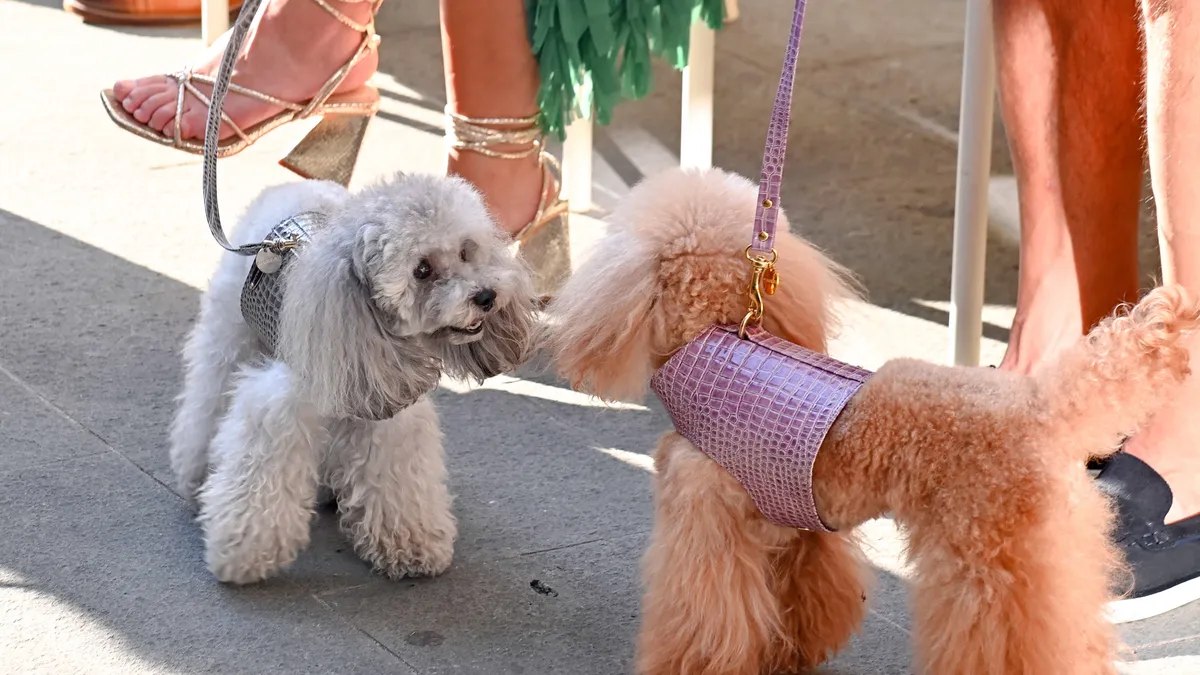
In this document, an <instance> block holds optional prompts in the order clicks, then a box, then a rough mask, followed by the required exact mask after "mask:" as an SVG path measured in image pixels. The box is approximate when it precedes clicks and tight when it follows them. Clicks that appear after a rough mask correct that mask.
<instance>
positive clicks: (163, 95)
mask: <svg viewBox="0 0 1200 675" xmlns="http://www.w3.org/2000/svg"><path fill="white" fill-rule="evenodd" d="M164 109H165V111H169V112H170V113H172V114H173V113H174V109H175V97H174V96H173V95H172V94H171V93H170V92H165V91H160V92H158V93H157V94H154V95H153V96H150V97H149V98H147V99H146V100H144V101H142V104H141V105H140V106H138V108H137V110H135V111H134V113H133V118H134V119H136V120H137V121H139V122H141V123H142V124H147V125H149V126H151V127H153V128H154V129H155V130H158V129H161V128H162V127H161V126H155V124H154V123H153V122H151V120H152V119H154V118H155V117H157V118H158V121H159V124H160V125H161V124H165V123H166V122H167V121H168V120H169V119H170V118H166V119H164V118H163V115H162V113H163V112H164Z"/></svg>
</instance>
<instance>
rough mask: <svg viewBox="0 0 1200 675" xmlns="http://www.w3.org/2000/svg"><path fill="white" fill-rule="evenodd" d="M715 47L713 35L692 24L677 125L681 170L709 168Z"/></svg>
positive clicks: (701, 22)
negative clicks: (681, 106)
mask: <svg viewBox="0 0 1200 675" xmlns="http://www.w3.org/2000/svg"><path fill="white" fill-rule="evenodd" d="M716 43H717V36H716V32H715V31H714V30H712V29H711V28H709V27H708V26H707V25H705V24H704V22H703V21H697V22H696V23H694V24H692V35H691V46H690V47H689V48H688V65H687V67H686V68H684V69H683V96H682V98H683V110H682V117H681V119H680V124H679V132H680V133H679V164H680V166H683V167H684V168H696V169H707V168H709V167H711V166H712V146H713V71H714V68H715V62H716V58H717V55H716Z"/></svg>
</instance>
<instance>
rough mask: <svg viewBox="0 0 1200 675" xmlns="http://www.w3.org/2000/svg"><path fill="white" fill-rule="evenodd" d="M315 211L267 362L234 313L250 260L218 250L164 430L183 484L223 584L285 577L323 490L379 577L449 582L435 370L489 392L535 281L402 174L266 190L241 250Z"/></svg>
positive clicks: (478, 205)
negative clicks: (485, 383)
mask: <svg viewBox="0 0 1200 675" xmlns="http://www.w3.org/2000/svg"><path fill="white" fill-rule="evenodd" d="M306 211H316V212H319V213H321V214H324V215H325V216H326V217H327V218H326V220H325V224H324V225H323V226H321V227H320V228H319V229H317V230H316V231H315V232H312V233H310V234H311V241H310V243H308V244H307V245H306V246H305V247H303V248H302V249H300V250H299V252H298V253H297V255H296V257H295V259H294V261H292V262H291V263H289V264H288V265H287V266H285V267H284V268H283V270H281V271H280V272H279V274H282V275H284V276H283V277H282V279H281V282H282V283H283V284H284V289H285V293H284V301H283V304H282V306H281V309H280V315H279V325H278V328H279V336H278V346H277V348H276V349H275V350H274V353H272V350H270V349H269V348H268V347H267V346H266V345H265V344H264V343H263V342H261V341H260V340H259V338H258V337H257V335H256V333H255V332H254V331H253V330H252V329H251V327H250V326H249V325H248V324H247V323H246V321H245V320H244V318H243V316H242V312H241V309H240V302H239V298H240V295H241V292H242V287H243V283H244V281H245V280H246V277H247V274H248V272H249V270H250V266H251V264H252V259H251V258H248V257H245V256H240V255H236V254H227V255H226V256H225V257H224V259H223V260H222V261H221V263H220V266H219V268H218V269H217V271H216V273H215V275H214V276H213V279H212V281H211V284H210V286H209V289H208V291H207V293H206V294H205V295H204V297H203V299H202V301H201V308H200V316H199V319H198V321H197V323H196V325H195V327H194V328H193V330H192V332H191V335H190V337H189V339H188V341H187V344H186V346H185V347H184V350H183V356H184V361H185V366H186V377H185V381H184V387H183V393H182V394H181V395H180V405H179V409H178V412H177V414H176V417H175V420H174V423H173V425H172V428H171V436H170V446H171V448H170V455H171V466H172V468H173V469H174V472H175V476H176V479H177V481H178V488H179V490H180V492H181V493H182V494H183V496H184V497H185V498H186V499H188V500H189V501H191V502H192V503H193V504H195V505H196V506H197V507H198V508H199V517H198V520H199V522H200V524H201V526H202V528H203V531H204V538H205V546H206V553H205V559H206V561H207V563H208V566H209V569H210V570H211V571H212V573H213V574H214V575H216V577H217V578H218V579H219V580H221V581H224V582H232V583H239V584H241V583H250V582H254V581H258V580H261V579H264V578H266V577H268V576H271V575H272V574H275V573H277V572H278V571H280V570H281V569H283V568H285V567H287V566H288V565H289V564H291V563H292V561H294V560H295V558H296V556H297V554H298V553H299V552H300V551H301V550H302V549H303V548H304V547H306V546H307V544H308V540H309V528H310V524H311V521H312V519H313V516H314V513H315V506H316V503H317V494H318V490H319V489H321V488H322V487H326V488H329V490H331V491H332V494H333V497H334V498H335V499H336V502H337V508H338V512H339V514H340V524H341V528H342V530H343V532H344V533H345V534H346V535H347V536H348V537H349V538H350V539H351V540H352V541H353V544H354V550H355V551H356V552H357V553H358V555H359V556H360V557H361V558H363V559H364V560H366V561H368V562H369V563H371V565H373V566H374V568H375V569H377V570H378V571H380V572H382V573H384V574H386V575H387V576H389V577H392V578H401V577H406V576H415V575H435V574H439V573H441V572H443V571H445V570H446V568H447V567H448V566H449V565H450V562H451V558H452V556H453V548H454V539H455V536H456V525H455V519H454V516H453V514H452V513H451V497H450V495H449V493H448V490H447V487H446V469H445V465H444V461H443V452H442V433H441V430H440V428H439V425H438V418H437V413H436V411H435V409H434V406H433V403H432V402H431V401H430V399H429V398H428V397H427V396H426V395H425V394H426V393H427V392H429V391H430V390H432V389H433V388H434V387H435V386H436V385H437V382H438V380H439V379H440V377H441V375H442V374H443V373H445V374H447V375H449V376H451V377H459V378H474V379H478V380H482V379H484V378H486V377H490V376H492V375H495V374H497V373H500V372H504V371H507V370H509V369H512V368H515V367H516V366H517V365H519V364H520V363H522V362H523V361H524V360H525V359H527V358H528V356H529V354H530V352H531V350H532V347H533V342H534V333H535V331H536V318H535V311H536V310H535V305H534V293H533V289H532V286H531V284H530V278H529V272H528V270H527V269H526V268H525V266H524V265H523V264H522V263H521V261H520V260H519V259H518V258H517V257H516V256H515V255H514V253H513V252H512V251H511V250H510V248H509V246H508V242H507V241H506V240H505V239H504V238H503V235H502V234H501V233H500V232H499V231H498V229H497V228H496V226H495V224H494V222H493V220H492V219H491V216H490V215H489V214H488V212H487V210H486V208H485V206H484V203H483V200H482V199H481V197H480V195H479V194H478V192H476V191H475V190H474V189H473V188H472V187H471V186H470V185H469V184H467V183H466V182H464V181H462V180H460V179H457V178H445V177H440V176H420V175H408V176H405V175H397V176H395V177H393V178H391V179H389V180H386V181H383V182H381V183H380V184H378V185H375V186H373V187H370V188H367V189H364V190H362V191H360V192H358V193H355V194H351V193H350V192H348V191H347V190H345V189H344V188H342V187H341V186H339V185H336V184H334V183H329V182H323V181H305V182H301V183H293V184H287V185H282V186H278V187H273V188H269V189H267V190H266V191H264V192H263V193H262V195H260V196H259V197H258V199H257V200H256V201H255V202H254V203H253V204H251V206H250V207H249V208H248V210H247V212H246V214H245V215H244V216H243V217H242V219H241V221H240V222H239V224H238V226H237V230H236V232H235V237H236V238H237V239H238V240H242V241H261V240H263V238H264V237H266V236H267V234H268V233H269V232H270V230H271V229H272V228H273V227H275V226H276V225H278V224H279V223H281V222H283V221H284V220H285V219H287V218H289V217H291V216H294V215H296V214H299V213H302V212H306ZM396 411H398V412H396Z"/></svg>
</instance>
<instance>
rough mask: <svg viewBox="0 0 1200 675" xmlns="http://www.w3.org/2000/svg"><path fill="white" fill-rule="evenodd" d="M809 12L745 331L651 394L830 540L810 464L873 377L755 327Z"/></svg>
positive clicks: (770, 157)
mask: <svg viewBox="0 0 1200 675" xmlns="http://www.w3.org/2000/svg"><path fill="white" fill-rule="evenodd" d="M804 7H805V0H796V9H795V13H794V14H793V17H792V34H791V39H790V40H789V41H788V49H787V56H786V57H785V59H784V65H783V75H782V77H781V78H780V81H779V92H778V94H777V95H776V97H775V108H774V111H773V113H772V115H771V124H770V126H769V127H768V129H767V145H766V151H765V152H764V153H763V169H762V178H761V182H760V185H759V194H758V198H759V204H758V211H757V213H756V215H755V219H754V233H753V238H752V240H751V243H750V246H749V247H747V249H746V257H747V258H748V259H749V260H750V262H751V264H752V265H753V266H754V281H753V285H752V288H751V305H750V311H749V312H748V313H747V315H746V319H744V320H743V321H742V324H741V326H717V325H714V326H710V327H709V328H708V329H707V330H706V331H705V332H704V333H702V334H701V335H700V336H699V337H697V338H696V339H695V340H693V341H691V342H690V343H688V344H687V345H686V346H685V347H684V348H683V349H681V350H680V351H678V352H676V353H675V355H673V356H672V357H671V358H670V360H668V361H667V362H666V363H665V364H664V365H663V366H662V368H659V369H658V371H657V372H656V373H655V374H654V377H653V378H652V379H651V381H650V387H651V389H653V390H654V393H655V394H657V395H658V396H659V398H660V399H662V401H663V404H664V405H665V406H666V409H667V412H668V414H670V416H671V420H672V422H673V423H674V424H675V429H676V431H677V432H678V433H679V434H680V435H681V436H683V437H684V438H686V439H687V440H688V441H690V442H691V443H692V444H693V445H695V446H696V447H697V448H699V449H700V451H701V452H703V453H705V454H706V455H708V456H709V457H711V458H712V459H713V460H714V461H716V462H717V463H718V464H720V465H721V466H722V467H724V468H725V470H726V471H728V472H729V473H730V474H731V475H732V476H733V477H734V478H736V479H737V481H738V482H739V483H741V485H742V487H743V488H745V490H746V492H747V493H749V494H750V497H751V499H753V500H754V504H755V506H757V507H758V509H759V510H760V511H761V512H762V514H763V515H764V516H765V517H766V518H767V519H768V520H770V521H771V522H773V523H776V524H778V525H783V526H786V527H795V528H799V529H804V530H812V531H818V532H828V531H829V528H828V527H827V526H826V525H825V524H824V523H823V522H822V521H821V518H820V516H819V515H818V514H817V507H816V503H815V502H814V500H813V491H812V487H813V486H812V470H813V463H814V462H815V461H816V458H817V451H818V450H820V448H821V444H822V443H823V442H824V440H825V436H826V434H828V432H829V429H830V427H832V426H833V423H834V422H835V421H836V420H837V418H838V415H839V414H841V412H842V410H843V409H844V408H845V407H846V404H847V403H848V402H849V401H850V399H851V398H852V397H853V396H854V394H855V393H856V392H857V391H858V389H859V387H861V386H862V385H863V383H864V382H866V381H867V378H869V377H870V376H871V373H870V372H869V371H867V370H863V369H862V368H858V367H856V366H852V365H849V364H846V363H842V362H840V361H838V360H836V359H832V358H830V357H829V356H826V355H825V354H820V353H817V352H814V351H811V350H808V349H805V348H804V347H801V346H799V345H796V344H793V343H791V342H788V341H787V340H783V339H780V338H778V337H775V336H773V335H771V334H769V333H767V332H766V331H765V330H763V329H762V328H760V327H759V326H758V323H760V322H761V319H762V314H763V311H764V307H763V304H762V302H763V301H762V293H763V292H765V293H766V294H768V295H770V294H771V293H773V292H774V286H775V285H777V284H778V283H779V279H778V276H777V274H776V272H775V270H774V264H773V263H774V262H775V259H776V257H777V256H776V252H775V248H774V243H775V225H776V220H777V219H778V216H779V188H780V185H781V183H782V182H783V163H784V156H785V154H786V151H787V137H788V122H789V119H790V116H791V105H792V81H793V79H794V77H795V73H796V54H797V51H798V48H799V44H800V29H801V26H802V25H803V23H804Z"/></svg>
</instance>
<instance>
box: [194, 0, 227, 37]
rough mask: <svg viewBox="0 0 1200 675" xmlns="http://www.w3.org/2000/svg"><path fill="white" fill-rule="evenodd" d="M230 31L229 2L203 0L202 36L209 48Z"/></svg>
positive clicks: (201, 10) (201, 7)
mask: <svg viewBox="0 0 1200 675" xmlns="http://www.w3.org/2000/svg"><path fill="white" fill-rule="evenodd" d="M227 30H229V0H201V4H200V36H201V37H202V38H204V46H205V47H207V46H209V45H211V44H212V43H214V42H216V41H217V38H219V37H221V34H222V33H224V32H225V31H227Z"/></svg>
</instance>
